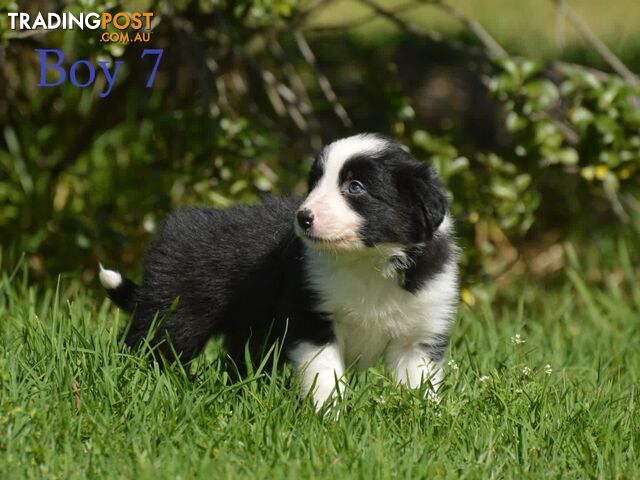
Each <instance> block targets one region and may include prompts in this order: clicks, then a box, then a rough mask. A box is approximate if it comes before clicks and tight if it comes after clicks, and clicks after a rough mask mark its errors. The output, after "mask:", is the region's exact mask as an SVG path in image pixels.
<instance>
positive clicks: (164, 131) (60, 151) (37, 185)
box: [0, 0, 640, 281]
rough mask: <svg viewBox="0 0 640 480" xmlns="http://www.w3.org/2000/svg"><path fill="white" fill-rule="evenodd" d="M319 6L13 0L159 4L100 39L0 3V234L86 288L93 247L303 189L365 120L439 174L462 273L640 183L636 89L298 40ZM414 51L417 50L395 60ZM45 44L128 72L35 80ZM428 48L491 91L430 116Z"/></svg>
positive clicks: (104, 249) (128, 246)
mask: <svg viewBox="0 0 640 480" xmlns="http://www.w3.org/2000/svg"><path fill="white" fill-rule="evenodd" d="M321 5H322V2H300V1H297V0H273V1H270V0H244V1H240V2H226V1H222V0H220V1H217V2H194V1H189V0H182V1H179V2H169V1H163V0H159V1H153V2H115V3H114V2H109V3H107V2H104V1H89V0H85V1H77V2H48V3H47V4H46V6H45V5H44V4H42V3H40V2H21V3H20V5H19V10H20V11H28V12H36V11H38V10H42V11H49V10H51V11H57V12H60V11H74V12H80V11H103V10H105V9H109V10H110V11H119V10H129V9H136V10H149V11H153V12H154V13H155V18H156V20H158V22H157V24H155V25H154V31H153V36H152V40H151V42H150V44H149V45H139V44H130V45H126V46H123V45H110V44H103V43H101V42H99V41H98V35H97V34H96V32H94V31H89V30H85V31H80V30H72V31H64V32H63V31H54V32H48V33H45V34H38V35H21V34H19V33H16V32H13V31H11V30H9V29H8V23H7V21H6V15H5V14H4V12H7V11H16V10H18V5H16V4H15V2H7V1H2V0H0V42H1V45H2V46H1V47H0V59H2V61H1V63H0V65H1V66H0V85H1V86H2V87H1V88H0V237H1V238H2V245H3V246H14V247H15V248H17V249H18V250H24V251H26V252H28V255H29V259H30V262H29V264H30V266H31V268H32V270H33V273H34V274H35V275H36V277H38V276H39V277H40V278H47V277H48V276H50V275H54V274H57V273H59V272H63V271H69V270H73V269H76V270H77V269H80V270H81V271H82V272H83V274H84V276H83V278H84V279H85V280H86V281H90V280H91V279H92V275H93V271H94V266H95V265H96V263H97V261H98V260H99V259H100V260H103V261H105V262H108V263H110V264H120V265H123V266H124V267H125V269H126V268H127V267H128V268H134V265H137V262H138V260H139V258H140V255H141V252H142V249H143V248H144V246H145V243H146V239H147V238H148V235H150V234H151V233H152V232H153V231H154V230H155V229H156V227H157V225H158V223H159V222H161V220H162V217H163V216H164V215H165V214H166V212H167V211H169V210H170V209H172V208H175V207H177V206H180V205H185V204H193V203H203V204H208V205H214V206H218V207H226V206H228V205H230V204H233V203H237V202H242V203H246V202H256V201H259V199H260V197H261V196H263V195H265V194H291V193H292V194H302V193H303V192H304V190H305V185H304V183H305V177H306V171H307V169H308V166H309V165H310V162H311V160H312V157H313V155H314V153H315V152H317V150H318V149H319V148H320V146H321V145H322V144H324V143H327V142H328V141H331V140H332V139H335V138H337V137H341V136H346V135H349V134H352V133H356V132H360V131H365V130H368V131H371V130H374V131H378V132H382V133H386V134H389V135H392V136H394V137H397V138H399V140H400V141H402V142H404V143H405V144H406V145H407V146H408V147H409V148H410V149H411V150H412V151H413V153H414V154H415V155H416V156H417V157H418V158H421V159H424V160H425V161H431V162H433V163H434V165H435V166H436V167H437V168H438V169H439V171H440V173H441V175H442V177H443V179H444V182H445V184H446V185H447V188H448V189H449V191H450V193H451V195H452V198H453V205H452V210H453V213H454V214H455V216H456V219H457V221H458V229H459V233H460V237H461V239H462V242H463V243H464V244H465V245H466V246H472V247H473V248H467V249H466V256H465V262H466V263H467V265H468V271H469V272H471V273H478V274H482V273H489V274H491V275H497V274H499V273H500V272H501V271H502V269H503V267H504V266H505V264H508V263H509V260H508V259H507V260H505V252H512V251H513V250H514V248H515V249H516V250H517V247H518V245H519V242H520V241H521V240H522V239H523V238H526V237H527V236H529V237H530V236H531V235H533V234H534V233H535V232H533V233H532V229H534V230H535V229H536V228H537V229H538V230H540V231H543V230H545V228H550V227H552V226H554V225H555V226H557V224H558V223H561V224H562V226H563V227H564V228H565V231H566V229H567V228H571V226H572V225H573V224H575V223H576V222H581V221H586V222H591V223H596V222H598V221H599V219H598V218H597V216H596V215H594V212H598V211H602V212H605V217H606V218H607V219H610V218H611V217H612V215H609V213H611V212H614V213H616V214H617V215H618V218H619V219H624V218H625V216H626V215H628V213H627V210H628V208H625V206H624V205H623V203H624V202H623V200H621V199H620V193H621V191H624V192H634V191H635V190H634V189H636V188H637V185H638V166H639V164H640V136H639V131H640V128H639V127H640V109H639V108H638V99H639V98H640V90H639V89H638V88H636V87H632V86H630V85H629V84H628V83H627V82H625V81H623V80H622V79H621V78H619V77H617V76H615V75H612V74H609V73H604V72H600V71H597V72H595V71H594V70H592V69H589V68H585V67H580V66H567V65H565V66H563V67H562V68H557V66H553V65H540V64H538V63H536V62H535V61H532V60H528V59H520V58H503V59H500V60H497V61H495V60H492V61H490V60H488V59H487V58H483V59H481V60H480V63H481V64H482V69H480V70H478V69H477V67H476V68H475V69H474V68H473V67H472V66H470V65H472V64H475V65H477V64H478V62H479V60H478V58H477V56H476V55H475V54H473V56H471V57H470V58H467V57H465V55H464V52H462V53H460V52H455V53H451V52H449V50H447V48H448V47H447V46H446V45H444V46H443V45H438V44H435V45H431V44H425V43H424V39H421V40H418V39H416V38H414V37H412V35H411V32H403V34H402V35H401V38H400V39H398V38H395V39H389V40H388V41H387V42H386V46H385V47H384V48H379V46H371V45H369V46H367V45H364V44H359V43H358V42H357V40H354V39H353V38H351V37H350V36H349V33H348V31H347V32H344V31H340V32H337V33H335V34H334V35H332V36H327V35H323V36H311V35H306V33H305V25H306V22H307V20H308V18H310V17H311V14H312V13H313V12H312V8H313V7H314V6H315V8H321ZM306 37H308V38H306ZM307 41H308V43H307ZM407 44H411V45H412V49H413V50H412V51H413V52H414V56H413V57H411V58H410V59H409V60H410V61H409V62H407V61H406V60H405V61H402V60H401V59H398V55H399V54H402V53H403V52H405V53H406V51H405V50H407V49H405V48H404V46H406V45H407ZM145 46H146V47H150V48H163V49H164V56H163V59H162V63H161V65H160V69H159V71H158V75H157V77H156V82H155V85H154V86H153V88H152V89H146V88H145V87H144V83H145V81H146V78H147V76H148V74H149V68H150V64H149V62H147V61H146V60H145V61H142V60H141V59H140V54H141V52H142V49H143V48H144V47H145ZM36 48H61V49H62V50H63V51H64V52H65V56H66V62H65V63H66V65H67V66H68V65H69V64H70V63H72V62H73V61H76V60H79V59H83V60H89V61H91V62H93V63H95V62H96V61H97V60H109V61H114V60H122V61H124V66H123V67H122V70H121V73H120V74H119V76H118V79H117V83H116V85H115V87H114V89H113V91H112V93H111V94H110V95H109V96H108V97H106V98H100V97H99V96H98V93H99V92H100V91H103V90H104V86H105V80H104V78H102V77H100V76H98V77H97V80H96V84H95V85H93V86H90V87H88V88H85V89H80V88H76V87H74V86H73V85H70V84H69V83H65V84H64V85H62V86H60V87H54V88H46V89H45V88H38V87H36V86H35V85H36V83H37V81H38V75H39V69H38V64H37V61H36V55H35V53H34V49H36ZM473 49H475V50H477V46H474V47H473ZM409 50H411V49H409ZM471 50H472V49H471V47H470V51H471ZM475 50H474V51H475ZM309 54H310V55H309ZM427 55H428V56H429V59H430V60H429V62H423V63H424V64H425V65H426V64H428V67H429V68H430V69H432V70H433V69H434V68H436V69H437V68H439V66H440V64H444V65H449V66H450V65H452V64H454V63H455V66H456V68H458V71H460V70H461V71H463V72H464V75H466V76H471V77H473V78H475V80H474V81H475V82H476V83H477V84H478V85H480V90H479V91H477V92H475V93H473V92H471V93H470V95H476V96H481V97H483V98H485V97H486V99H487V100H486V105H489V107H488V108H486V109H484V110H482V109H480V110H478V109H476V108H474V106H473V105H471V106H468V107H467V108H466V109H464V108H463V109H462V112H461V113H460V112H458V113H457V114H456V115H458V116H456V117H454V118H453V120H452V119H448V121H447V122H444V121H442V122H439V123H438V122H435V123H434V122H433V121H431V120H430V119H429V118H428V116H426V115H425V114H424V112H423V110H424V107H421V106H420V103H421V98H422V97H420V93H419V92H420V91H421V90H420V88H421V86H422V85H421V84H420V82H418V83H415V82H414V83H413V84H411V85H407V82H406V81H404V80H405V79H406V78H407V77H410V76H412V75H413V73H415V72H416V71H419V70H420V69H421V68H423V67H425V66H424V65H421V64H420V63H415V62H420V60H421V59H424V58H425V57H426V56H427ZM439 59H442V60H439ZM412 62H413V63H412ZM407 63H408V64H410V65H411V66H410V67H409V69H407V67H406V65H407ZM403 64H404V65H405V66H404V67H403ZM425 68H426V67H425ZM458 80H459V79H458V78H457V77H455V76H454V77H448V78H447V79H445V81H448V82H452V83H456V82H458ZM327 84H328V85H329V89H330V90H331V91H335V93H336V94H337V99H333V97H332V96H331V92H329V93H327V88H326V87H327ZM465 88H466V87H465V86H464V85H463V89H462V90H463V91H462V92H460V91H459V90H458V91H456V90H453V91H447V92H446V95H449V97H447V96H445V97H444V101H445V102H449V103H451V104H453V103H458V100H459V97H464V96H465V95H467V94H469V92H467V91H466V90H465ZM473 88H476V87H473ZM469 90H472V87H469ZM416 99H418V100H416ZM427 106H428V105H427ZM341 109H343V110H341ZM470 116H475V117H478V118H480V119H481V120H480V121H481V122H482V123H485V124H487V125H494V128H493V129H492V130H491V129H490V130H491V131H493V133H494V135H493V136H494V137H495V138H490V139H488V140H487V141H486V142H485V141H483V142H482V144H479V143H478V142H476V141H474V139H473V138H472V137H473V135H468V134H465V130H464V128H463V124H465V122H466V120H465V118H467V117H470ZM442 125H448V126H447V127H446V128H442ZM558 205H562V208H558ZM554 210H556V213H557V215H558V217H557V218H560V219H561V220H562V221H561V222H558V221H556V220H557V218H556V217H555V216H554V214H553V213H552V212H553V211H554ZM557 210H563V212H557ZM567 216H571V218H572V221H571V222H568V223H567V222H565V221H564V220H566V218H567ZM607 221H609V220H607ZM554 222H555V223H554ZM514 245H515V247H514ZM509 255H512V254H511V253H509V254H508V255H506V257H509ZM496 258H498V260H499V261H498V262H491V261H488V260H491V259H494V260H495V259H496ZM496 265H497V266H496Z"/></svg>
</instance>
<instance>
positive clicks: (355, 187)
mask: <svg viewBox="0 0 640 480" xmlns="http://www.w3.org/2000/svg"><path fill="white" fill-rule="evenodd" d="M347 191H348V192H349V193H351V194H352V195H359V194H360V193H364V185H362V183H360V182H359V181H358V180H351V181H350V182H349V186H348V187H347Z"/></svg>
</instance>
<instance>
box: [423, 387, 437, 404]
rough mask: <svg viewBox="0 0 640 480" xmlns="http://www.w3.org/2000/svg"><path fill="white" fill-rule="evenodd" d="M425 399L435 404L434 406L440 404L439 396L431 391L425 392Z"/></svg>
mask: <svg viewBox="0 0 640 480" xmlns="http://www.w3.org/2000/svg"><path fill="white" fill-rule="evenodd" d="M426 397H427V400H429V401H430V402H431V403H435V404H436V405H438V404H439V403H440V396H439V395H438V394H437V393H436V392H434V391H433V390H427V394H426Z"/></svg>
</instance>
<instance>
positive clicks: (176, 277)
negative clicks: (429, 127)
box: [108, 143, 452, 370]
mask: <svg viewBox="0 0 640 480" xmlns="http://www.w3.org/2000/svg"><path fill="white" fill-rule="evenodd" d="M321 157H322V156H320V158H321ZM322 174H323V171H322V166H321V161H320V159H319V160H317V161H316V162H315V163H314V166H313V167H312V169H311V172H310V174H309V187H310V189H312V188H313V186H314V185H315V183H316V182H317V181H318V179H319V178H320V177H321V176H322ZM350 179H358V180H359V181H362V182H363V183H364V184H366V186H367V189H366V195H359V196H349V195H346V198H347V200H348V202H349V204H350V206H351V208H353V209H354V210H355V211H357V212H358V213H359V214H360V216H361V217H362V218H364V219H365V223H364V225H363V227H362V230H361V231H360V232H358V234H359V236H360V238H361V239H362V241H363V243H364V244H365V245H366V246H367V248H370V247H373V246H375V245H376V244H379V243H396V244H401V245H406V257H405V259H404V260H403V261H400V262H398V264H397V265H395V264H394V266H395V267H396V268H397V270H399V271H401V272H400V273H401V275H399V276H398V278H399V282H400V284H401V286H402V287H403V288H405V289H406V290H408V291H409V292H415V291H416V290H418V289H419V288H420V286H421V285H422V284H423V283H424V282H426V281H428V280H429V279H430V278H432V277H433V276H434V275H435V274H437V273H439V272H440V271H442V269H443V267H444V265H445V263H446V262H447V261H448V260H449V259H450V257H451V255H452V250H451V242H452V240H451V238H450V237H449V236H447V235H439V234H435V235H434V232H435V231H436V229H437V228H438V226H439V225H440V223H441V222H442V220H443V218H444V215H445V211H446V207H447V202H446V198H445V196H444V193H443V190H442V187H441V185H440V183H439V181H438V179H437V177H436V175H435V173H434V171H433V170H432V169H431V168H429V167H427V166H425V165H423V164H421V163H419V162H417V161H416V160H414V159H413V158H412V157H411V156H410V155H409V154H408V153H406V152H405V151H404V150H403V149H402V148H400V147H399V146H398V145H396V144H394V143H388V146H387V147H386V148H384V149H382V150H380V151H379V152H377V153H375V155H374V158H372V157H371V156H365V155H356V156H354V157H353V158H351V159H349V160H348V161H347V162H345V164H344V165H343V167H342V171H341V173H340V179H339V182H340V183H341V184H342V183H344V182H347V181H348V180H350ZM300 203H301V200H300V199H295V198H280V199H277V198H271V199H268V200H266V201H265V202H264V203H263V204H262V205H258V206H252V207H233V208H229V209H226V210H218V209H211V208H186V209H182V210H178V211H176V212H174V213H173V214H171V215H170V216H169V217H168V218H167V220H166V222H165V223H164V225H163V227H162V228H161V230H160V232H159V233H158V235H157V236H156V238H155V239H154V241H153V242H152V244H151V246H150V248H149V250H148V253H147V255H146V258H145V262H144V275H143V284H142V285H141V286H136V285H135V284H133V283H132V282H131V281H130V280H128V279H124V280H123V284H121V285H120V286H119V287H118V288H117V289H115V290H110V291H108V292H109V296H110V297H111V299H112V300H113V301H114V302H115V303H116V304H118V305H119V306H120V307H121V308H123V309H125V310H127V311H130V312H133V313H132V323H131V326H130V330H129V332H128V335H127V338H126V344H127V345H130V346H135V345H137V344H139V343H140V342H141V340H142V339H143V338H145V337H147V336H148V334H149V330H150V328H151V325H152V323H153V322H154V319H156V318H157V317H160V318H162V317H166V318H165V321H164V323H163V324H162V326H161V328H160V330H159V332H158V334H157V335H156V336H155V337H154V338H152V339H151V342H152V343H154V344H158V348H159V350H160V352H161V353H162V354H163V355H164V356H166V357H169V358H171V357H172V350H171V348H170V347H169V345H168V344H167V343H166V342H164V341H163V340H164V339H165V338H166V337H167V335H168V337H169V338H170V340H171V344H172V347H173V349H174V351H175V352H176V353H177V354H178V355H179V357H180V359H181V360H182V361H188V360H190V359H192V358H193V357H194V356H195V355H197V354H198V353H199V352H200V351H201V350H202V348H203V347H204V345H205V343H206V342H207V340H208V339H209V338H211V337H212V336H214V335H222V336H223V337H224V344H225V347H226V349H227V352H228V353H229V355H230V356H231V357H232V359H233V360H234V361H235V362H236V364H237V365H238V367H239V368H240V369H241V370H242V369H243V365H244V354H245V345H248V347H249V351H250V353H251V354H252V355H254V356H256V357H259V356H260V353H261V352H262V351H263V349H264V348H265V347H269V346H270V345H271V344H272V343H273V342H275V341H280V344H281V345H282V346H283V347H284V349H285V351H286V349H287V348H288V347H289V346H291V345H293V344H295V343H296V342H298V341H300V340H307V341H311V342H314V343H317V344H324V343H327V342H329V341H331V340H332V339H333V338H334V334H333V329H332V325H331V322H330V320H331V319H330V318H329V317H328V315H326V314H324V313H322V312H318V307H317V305H318V301H317V298H316V296H315V295H316V294H315V292H314V291H312V290H311V288H310V287H309V286H308V283H307V282H306V273H307V272H305V268H307V267H306V266H305V263H304V261H303V260H304V254H305V253H304V252H305V248H306V247H305V246H304V245H303V242H302V240H301V239H300V238H298V237H297V236H296V234H295V232H294V219H295V217H296V215H295V214H296V210H297V208H298V206H299V205H300ZM389 261H390V262H392V263H393V262H394V261H395V260H394V259H393V258H391V259H390V260H389ZM428 347H429V348H430V349H433V351H434V355H435V356H436V357H438V358H440V359H441V353H443V352H444V348H445V347H446V343H445V342H444V341H443V342H438V344H437V345H433V346H428Z"/></svg>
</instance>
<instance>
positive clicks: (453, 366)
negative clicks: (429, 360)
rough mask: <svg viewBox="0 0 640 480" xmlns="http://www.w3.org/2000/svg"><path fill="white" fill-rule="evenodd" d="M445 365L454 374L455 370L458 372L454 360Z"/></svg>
mask: <svg viewBox="0 0 640 480" xmlns="http://www.w3.org/2000/svg"><path fill="white" fill-rule="evenodd" d="M447 365H449V368H450V369H451V370H453V371H454V372H455V371H456V370H458V364H457V363H456V361H455V360H449V362H448V363H447Z"/></svg>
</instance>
